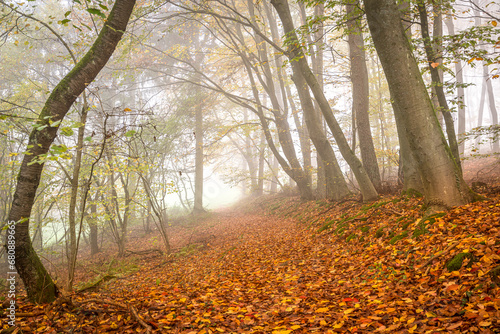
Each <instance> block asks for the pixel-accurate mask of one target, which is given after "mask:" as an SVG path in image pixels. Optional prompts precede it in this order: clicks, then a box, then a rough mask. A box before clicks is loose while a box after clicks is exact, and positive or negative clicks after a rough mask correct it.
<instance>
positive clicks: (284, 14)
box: [271, 0, 378, 201]
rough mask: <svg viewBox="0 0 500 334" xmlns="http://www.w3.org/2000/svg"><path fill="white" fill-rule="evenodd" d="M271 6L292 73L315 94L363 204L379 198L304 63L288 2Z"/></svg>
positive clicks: (275, 1) (277, 1)
mask: <svg viewBox="0 0 500 334" xmlns="http://www.w3.org/2000/svg"><path fill="white" fill-rule="evenodd" d="M271 4H272V5H273V6H274V7H275V8H276V11H277V12H278V15H279V16H280V18H281V22H282V23H283V28H284V30H285V33H286V34H287V35H288V39H289V44H288V45H289V46H288V50H287V57H288V58H289V59H290V60H292V61H291V65H292V70H293V72H294V73H297V72H300V73H301V74H302V75H303V76H304V79H305V80H306V82H307V84H308V86H309V88H310V89H311V91H312V92H313V94H314V97H315V99H316V101H317V103H318V105H319V107H320V109H321V112H322V113H323V116H324V117H325V120H326V122H327V124H328V126H329V127H330V130H331V131H332V134H333V136H334V137H335V141H336V142H337V145H338V147H339V149H340V152H341V154H342V156H343V157H344V159H345V160H346V161H347V163H348V164H349V166H350V167H351V168H352V170H353V172H354V175H355V176H356V179H357V181H358V184H359V187H360V189H361V194H362V196H363V200H364V201H371V200H375V199H377V198H378V194H377V191H376V190H375V187H374V186H373V184H372V182H371V181H370V178H369V177H368V174H367V173H366V171H365V169H364V167H363V165H362V164H361V161H360V160H359V159H358V158H357V157H356V155H355V154H354V153H353V152H352V150H351V148H350V147H349V143H348V142H347V140H346V138H345V137H344V134H343V133H342V129H341V128H340V125H339V124H338V123H337V120H336V119H335V117H334V116H333V111H332V109H331V107H330V105H329V103H328V100H327V99H326V97H325V95H324V93H323V90H322V89H321V87H320V85H319V84H318V80H317V78H316V76H315V75H314V73H312V71H311V68H310V67H309V65H308V64H307V60H306V59H305V57H304V53H303V51H302V49H301V48H300V43H299V40H298V37H297V34H296V33H295V28H294V25H293V19H292V16H291V14H290V8H289V7H288V2H287V1H286V0H272V1H271Z"/></svg>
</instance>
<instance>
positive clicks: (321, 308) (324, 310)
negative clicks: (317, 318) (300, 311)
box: [315, 307, 328, 313]
mask: <svg viewBox="0 0 500 334" xmlns="http://www.w3.org/2000/svg"><path fill="white" fill-rule="evenodd" d="M315 312H316V313H325V312H328V307H320V308H319V309H317V310H316V311H315Z"/></svg>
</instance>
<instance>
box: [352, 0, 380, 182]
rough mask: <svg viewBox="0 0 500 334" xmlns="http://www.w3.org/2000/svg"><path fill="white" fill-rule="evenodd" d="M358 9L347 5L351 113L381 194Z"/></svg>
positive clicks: (365, 163)
mask: <svg viewBox="0 0 500 334" xmlns="http://www.w3.org/2000/svg"><path fill="white" fill-rule="evenodd" d="M358 6H359V0H351V3H349V4H347V5H346V12H347V17H348V20H347V28H348V29H349V35H348V44H349V57H350V60H351V82H352V106H353V108H352V113H353V115H355V118H356V127H357V130H358V135H359V150H360V152H361V160H362V161H363V166H364V167H365V170H366V173H367V174H368V176H369V177H370V180H371V181H372V183H373V185H374V187H375V189H377V191H380V188H381V180H380V170H379V167H378V160H377V155H376V154H375V146H374V144H373V137H372V132H371V128H370V116H369V114H368V109H369V108H370V101H369V96H370V89H369V81H368V69H367V67H366V57H365V45H364V41H363V31H362V30H361V24H360V22H359V19H357V16H360V15H361V12H358V11H356V8H357V7H358Z"/></svg>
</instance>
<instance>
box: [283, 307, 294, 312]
mask: <svg viewBox="0 0 500 334" xmlns="http://www.w3.org/2000/svg"><path fill="white" fill-rule="evenodd" d="M285 311H287V312H292V311H293V308H291V307H290V306H289V307H287V308H286V310H285Z"/></svg>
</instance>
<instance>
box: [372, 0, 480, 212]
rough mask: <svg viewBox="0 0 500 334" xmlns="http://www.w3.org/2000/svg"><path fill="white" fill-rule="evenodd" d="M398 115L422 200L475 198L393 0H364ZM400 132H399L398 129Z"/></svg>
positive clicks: (445, 202)
mask: <svg viewBox="0 0 500 334" xmlns="http://www.w3.org/2000/svg"><path fill="white" fill-rule="evenodd" d="M364 4H365V11H366V16H367V19H368V25H369V28H370V32H371V35H372V39H373V42H374V44H375V48H376V50H377V53H378V56H379V58H380V61H381V63H382V67H383V69H384V73H385V76H386V78H387V82H388V84H389V90H390V92H391V98H392V99H393V104H394V105H395V106H396V107H395V108H394V113H395V115H396V122H400V123H402V125H403V127H404V133H405V134H406V138H407V139H408V143H409V146H410V150H411V153H412V154H413V156H414V157H415V163H416V165H417V169H418V172H419V174H420V178H421V180H422V186H423V189H424V196H425V198H426V202H427V203H428V205H429V207H430V208H431V209H447V208H449V207H452V206H456V205H462V204H465V203H469V202H471V201H472V200H474V198H475V195H474V193H473V192H472V191H471V190H470V189H469V187H468V186H467V184H466V183H465V181H464V179H463V176H462V172H461V169H460V167H459V166H458V165H457V164H456V162H455V160H454V157H453V154H452V152H451V150H450V147H449V146H448V143H447V142H446V139H445V137H444V134H443V131H442V129H441V126H440V124H439V122H438V119H437V116H436V112H435V110H434V107H433V105H432V102H431V100H430V97H429V94H428V92H427V89H426V87H425V84H424V81H423V79H422V75H421V73H420V70H419V68H418V64H417V61H416V60H415V57H414V55H413V53H412V51H411V47H410V44H409V42H408V39H407V36H406V35H405V32H404V29H403V25H402V23H401V18H400V13H399V11H398V8H397V4H396V2H395V1H394V0H364ZM400 135H401V134H400Z"/></svg>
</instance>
